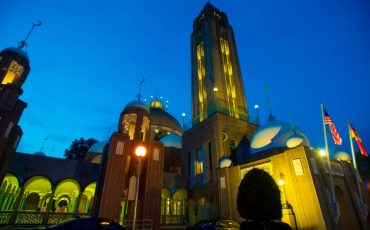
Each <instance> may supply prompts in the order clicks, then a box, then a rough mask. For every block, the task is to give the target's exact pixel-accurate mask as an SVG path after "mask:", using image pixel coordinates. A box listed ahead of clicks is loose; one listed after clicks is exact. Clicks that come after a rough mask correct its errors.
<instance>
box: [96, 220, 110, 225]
mask: <svg viewBox="0 0 370 230" xmlns="http://www.w3.org/2000/svg"><path fill="white" fill-rule="evenodd" d="M99 224H101V225H110V223H109V222H108V221H102V222H100V223H99Z"/></svg>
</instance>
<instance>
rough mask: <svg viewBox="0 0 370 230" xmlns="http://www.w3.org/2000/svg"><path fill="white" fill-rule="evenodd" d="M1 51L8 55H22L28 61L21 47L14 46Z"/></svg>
mask: <svg viewBox="0 0 370 230" xmlns="http://www.w3.org/2000/svg"><path fill="white" fill-rule="evenodd" d="M1 53H2V54H3V55H5V54H8V55H13V56H18V57H23V58H24V59H25V60H27V62H29V61H30V59H29V58H28V55H27V53H26V52H24V51H23V50H21V49H18V48H15V47H9V48H6V49H4V50H3V51H1Z"/></svg>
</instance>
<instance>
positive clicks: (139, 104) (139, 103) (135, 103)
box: [123, 100, 149, 112]
mask: <svg viewBox="0 0 370 230" xmlns="http://www.w3.org/2000/svg"><path fill="white" fill-rule="evenodd" d="M135 107H136V108H142V109H145V110H146V111H148V112H149V108H148V106H147V105H146V104H145V103H144V102H142V101H137V100H134V101H131V102H129V103H128V104H127V105H126V106H125V108H124V109H123V110H126V109H129V108H135Z"/></svg>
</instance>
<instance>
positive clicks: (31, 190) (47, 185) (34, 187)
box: [19, 176, 51, 211]
mask: <svg viewBox="0 0 370 230" xmlns="http://www.w3.org/2000/svg"><path fill="white" fill-rule="evenodd" d="M23 187H24V195H23V198H22V200H21V204H20V206H19V207H20V209H21V210H30V211H31V210H32V211H45V209H43V208H42V202H40V201H43V200H44V197H46V196H50V194H51V182H50V180H49V179H48V178H46V177H43V176H34V177H31V178H29V179H28V180H27V181H26V183H24V186H23ZM36 201H37V205H36V207H35V202H36ZM44 206H45V207H46V204H44Z"/></svg>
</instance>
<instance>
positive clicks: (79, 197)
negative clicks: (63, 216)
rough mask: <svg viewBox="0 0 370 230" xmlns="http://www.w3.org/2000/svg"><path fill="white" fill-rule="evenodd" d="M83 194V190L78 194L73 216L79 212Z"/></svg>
mask: <svg viewBox="0 0 370 230" xmlns="http://www.w3.org/2000/svg"><path fill="white" fill-rule="evenodd" d="M81 196H82V192H79V193H78V196H77V198H76V200H75V204H74V210H73V216H74V217H76V216H77V214H78V207H79V206H80V201H81Z"/></svg>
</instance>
